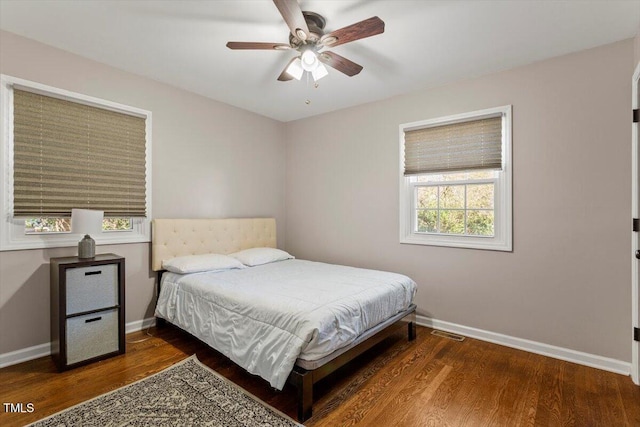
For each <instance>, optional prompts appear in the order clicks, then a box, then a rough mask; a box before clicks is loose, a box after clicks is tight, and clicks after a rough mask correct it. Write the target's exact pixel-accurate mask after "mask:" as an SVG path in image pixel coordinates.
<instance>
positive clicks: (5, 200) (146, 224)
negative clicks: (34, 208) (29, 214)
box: [0, 74, 153, 251]
mask: <svg viewBox="0 0 640 427" xmlns="http://www.w3.org/2000/svg"><path fill="white" fill-rule="evenodd" d="M14 87H18V88H20V89H22V90H28V91H31V92H34V93H39V94H42V95H47V96H53V97H56V98H60V99H66V100H70V101H73V102H79V103H82V104H86V105H90V106H95V107H99V108H104V109H107V110H111V111H116V112H120V113H124V114H129V115H133V116H136V117H143V118H145V131H146V139H147V141H146V153H145V154H146V170H147V172H146V173H147V179H146V192H147V200H146V210H147V217H146V218H134V219H133V230H132V231H126V232H125V231H123V232H109V233H102V234H101V235H92V237H93V238H94V240H95V241H96V245H112V244H121V243H146V242H150V241H151V218H152V213H151V194H152V190H151V177H152V173H151V166H152V165H151V159H152V157H151V146H152V139H153V138H152V113H151V111H147V110H143V109H140V108H136V107H130V106H128V105H124V104H118V103H116V102H112V101H107V100H103V99H99V98H94V97H91V96H87V95H83V94H80V93H75V92H70V91H67V90H63V89H58V88H54V87H51V86H46V85H43V84H40V83H36V82H31V81H28V80H23V79H19V78H16V77H11V76H8V75H5V74H2V75H0V115H1V116H2V121H1V123H2V126H1V127H2V129H1V130H0V137H1V138H2V141H1V142H0V162H1V163H0V166H1V169H2V170H3V173H2V174H0V191H1V192H2V193H1V195H0V251H12V250H22V249H41V248H58V247H72V246H76V245H77V244H78V242H79V241H80V239H81V238H82V236H81V235H79V234H72V233H63V234H28V235H27V234H25V232H24V220H21V219H16V218H13V217H12V211H13V206H12V205H13V140H12V139H13V88H14ZM5 166H6V167H5Z"/></svg>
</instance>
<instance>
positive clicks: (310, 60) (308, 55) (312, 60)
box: [300, 49, 320, 71]
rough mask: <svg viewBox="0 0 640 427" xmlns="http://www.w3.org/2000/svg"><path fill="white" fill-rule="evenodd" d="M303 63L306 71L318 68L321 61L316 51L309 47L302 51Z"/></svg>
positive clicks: (301, 58)
mask: <svg viewBox="0 0 640 427" xmlns="http://www.w3.org/2000/svg"><path fill="white" fill-rule="evenodd" d="M300 60H301V63H302V68H303V69H304V70H305V71H313V70H315V69H316V68H318V65H319V64H320V62H319V61H318V57H317V56H316V54H315V52H314V51H312V50H311V49H307V50H305V51H304V52H302V56H301V57H300Z"/></svg>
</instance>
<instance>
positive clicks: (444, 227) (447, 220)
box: [440, 209, 464, 234]
mask: <svg viewBox="0 0 640 427" xmlns="http://www.w3.org/2000/svg"><path fill="white" fill-rule="evenodd" d="M440 232H441V233H445V234H464V210H446V209H444V210H441V211H440Z"/></svg>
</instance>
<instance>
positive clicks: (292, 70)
mask: <svg viewBox="0 0 640 427" xmlns="http://www.w3.org/2000/svg"><path fill="white" fill-rule="evenodd" d="M286 73H287V74H289V75H290V76H291V77H293V78H294V79H296V80H300V79H301V78H302V75H303V74H304V69H303V68H302V65H301V63H300V58H296V59H295V60H294V61H293V62H292V63H291V64H289V66H288V67H287V71H286Z"/></svg>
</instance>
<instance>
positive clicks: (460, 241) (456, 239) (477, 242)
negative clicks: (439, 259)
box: [400, 234, 513, 252]
mask: <svg viewBox="0 0 640 427" xmlns="http://www.w3.org/2000/svg"><path fill="white" fill-rule="evenodd" d="M400 243H402V244H410V245H424V246H445V247H451V248H464V249H481V250H489V251H502V252H512V251H513V247H512V244H511V242H510V241H504V240H502V241H501V240H499V239H497V238H495V237H494V238H491V237H468V236H464V237H462V236H441V235H440V236H434V235H429V236H426V235H419V234H409V235H406V236H401V237H400Z"/></svg>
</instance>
